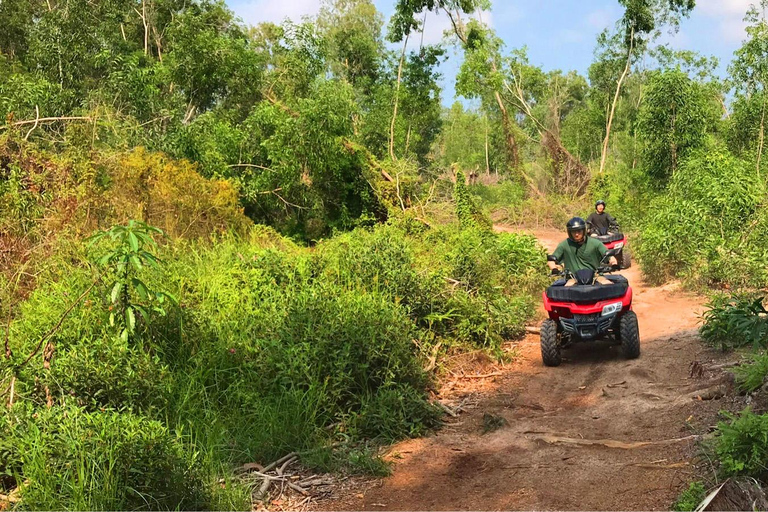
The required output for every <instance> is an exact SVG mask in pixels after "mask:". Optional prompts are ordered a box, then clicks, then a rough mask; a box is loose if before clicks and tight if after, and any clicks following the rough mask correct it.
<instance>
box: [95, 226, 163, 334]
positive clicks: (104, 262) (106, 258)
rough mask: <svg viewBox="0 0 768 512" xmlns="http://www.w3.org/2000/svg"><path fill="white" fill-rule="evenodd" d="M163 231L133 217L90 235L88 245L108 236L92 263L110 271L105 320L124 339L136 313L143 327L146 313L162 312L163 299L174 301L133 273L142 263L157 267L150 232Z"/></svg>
mask: <svg viewBox="0 0 768 512" xmlns="http://www.w3.org/2000/svg"><path fill="white" fill-rule="evenodd" d="M157 234H159V235H162V234H163V232H162V230H160V229H157V228H155V227H153V226H149V225H147V224H145V223H143V222H138V221H135V220H130V221H128V224H127V225H125V226H121V225H117V226H112V227H111V228H110V229H108V230H106V231H99V232H97V233H95V234H94V235H92V236H91V237H90V239H89V240H90V243H89V245H90V246H93V245H96V244H99V243H100V242H102V241H105V240H109V242H110V245H111V247H109V248H108V249H107V252H106V253H105V254H102V255H101V256H100V257H99V258H98V259H97V260H96V265H98V266H100V267H102V268H103V269H105V270H106V271H108V272H109V273H111V274H112V276H113V281H112V282H111V283H108V286H107V289H108V290H110V291H109V303H110V306H109V310H110V315H109V324H110V325H111V326H115V325H116V324H117V325H118V332H120V338H121V339H122V340H123V341H126V342H127V341H128V338H129V336H133V335H134V334H135V333H136V329H137V320H138V319H137V313H138V314H139V315H141V319H143V321H144V326H143V327H144V328H146V327H148V326H149V324H150V315H155V314H156V315H160V316H165V315H166V313H167V312H166V308H165V303H166V301H168V302H169V304H171V305H174V304H175V302H176V299H175V298H174V297H173V296H172V295H170V294H168V293H166V292H163V291H157V290H152V289H150V288H148V287H147V285H146V284H145V283H144V281H142V280H141V279H139V278H138V277H137V274H138V272H140V271H141V270H142V269H143V268H144V267H145V266H146V267H150V268H154V269H157V268H158V266H159V263H160V260H159V259H158V258H157V257H156V256H155V255H154V254H153V253H151V252H149V251H148V250H147V249H149V250H154V251H156V250H157V243H156V242H155V240H154V239H153V238H152V236H153V235H157Z"/></svg>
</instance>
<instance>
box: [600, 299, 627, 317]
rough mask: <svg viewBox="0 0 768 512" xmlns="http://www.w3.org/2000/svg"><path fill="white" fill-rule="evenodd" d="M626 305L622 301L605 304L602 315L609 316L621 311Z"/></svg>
mask: <svg viewBox="0 0 768 512" xmlns="http://www.w3.org/2000/svg"><path fill="white" fill-rule="evenodd" d="M623 306H624V304H622V303H621V302H614V303H613V304H608V305H607V306H603V313H602V314H601V315H600V316H608V315H612V314H614V313H618V312H619V311H621V308H622V307H623Z"/></svg>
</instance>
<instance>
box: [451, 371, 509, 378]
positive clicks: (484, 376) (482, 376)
mask: <svg viewBox="0 0 768 512" xmlns="http://www.w3.org/2000/svg"><path fill="white" fill-rule="evenodd" d="M499 375H503V373H502V372H492V373H486V374H483V375H462V376H461V377H460V378H462V379H488V378H490V377H497V376H499Z"/></svg>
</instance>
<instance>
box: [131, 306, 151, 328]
mask: <svg viewBox="0 0 768 512" xmlns="http://www.w3.org/2000/svg"><path fill="white" fill-rule="evenodd" d="M134 308H135V309H136V311H138V312H139V314H140V315H141V316H142V318H144V323H145V324H147V325H149V315H148V314H147V310H146V309H144V307H143V306H134Z"/></svg>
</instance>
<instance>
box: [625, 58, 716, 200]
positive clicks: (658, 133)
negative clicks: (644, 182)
mask: <svg viewBox="0 0 768 512" xmlns="http://www.w3.org/2000/svg"><path fill="white" fill-rule="evenodd" d="M713 103H714V102H713V101H711V99H710V97H709V96H708V91H707V90H706V89H705V87H704V86H702V85H701V84H700V83H698V82H694V81H693V80H692V79H691V78H689V76H688V75H687V74H685V73H683V72H682V71H679V70H674V71H665V72H656V73H652V74H651V75H650V76H649V77H648V80H647V83H646V89H645V95H644V101H643V106H642V108H641V109H640V116H639V120H638V135H639V137H640V140H641V141H643V148H642V156H643V164H644V165H645V167H646V172H647V173H648V174H649V175H650V177H651V178H652V180H653V181H652V182H653V183H654V184H656V186H660V185H662V184H664V183H665V181H666V179H667V178H668V177H669V176H670V175H671V174H672V173H674V171H675V169H677V167H678V165H679V162H680V161H681V160H683V159H685V157H686V156H687V155H688V153H689V152H690V151H692V150H695V149H697V148H699V147H701V146H702V145H703V144H704V143H705V141H706V135H707V133H708V132H709V131H711V129H712V128H711V127H712V126H713V125H714V124H715V122H716V120H717V116H718V115H720V112H718V111H717V109H716V108H712V106H713Z"/></svg>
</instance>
